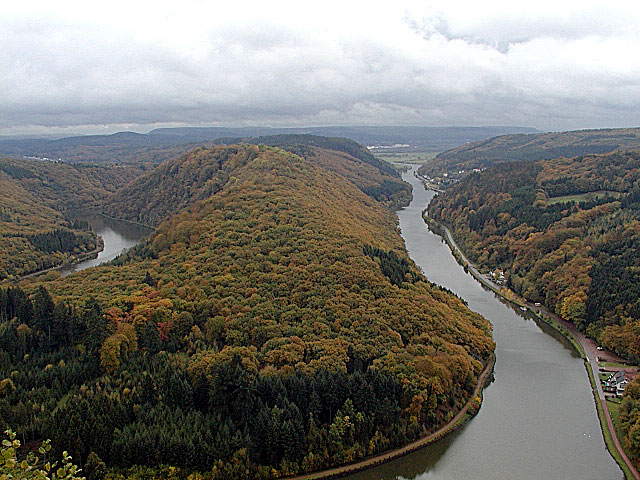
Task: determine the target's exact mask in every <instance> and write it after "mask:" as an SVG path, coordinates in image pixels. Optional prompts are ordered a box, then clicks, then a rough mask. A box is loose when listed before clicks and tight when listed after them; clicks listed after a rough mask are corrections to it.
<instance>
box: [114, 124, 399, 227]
mask: <svg viewBox="0 0 640 480" xmlns="http://www.w3.org/2000/svg"><path fill="white" fill-rule="evenodd" d="M252 143H260V144H267V145H272V146H278V147H281V148H283V149H285V150H287V151H290V152H292V153H295V154H297V155H299V156H301V157H303V158H305V159H307V160H309V161H311V162H313V163H314V164H316V165H319V166H322V167H324V168H325V169H327V170H330V171H333V172H336V173H338V174H340V175H341V176H342V177H345V178H347V179H349V180H351V181H352V182H353V183H354V185H356V186H357V187H358V188H359V189H360V190H362V191H363V192H365V193H366V194H367V195H369V196H371V197H373V198H375V199H376V200H378V201H380V202H382V203H385V204H387V205H389V206H390V207H392V208H397V207H401V206H405V205H407V204H408V203H409V201H410V200H411V187H410V185H408V184H407V183H405V182H403V181H402V179H401V178H399V174H398V173H397V172H396V171H395V170H394V169H393V168H391V167H390V166H389V165H387V164H385V163H384V162H381V161H379V160H377V159H376V158H375V157H373V155H371V153H369V152H368V151H367V150H366V149H365V148H364V147H362V146H361V145H359V144H357V143H355V142H353V141H351V140H347V139H338V138H325V137H316V136H312V135H304V136H302V135H282V136H276V137H260V138H257V139H254V140H252ZM199 148H202V149H203V151H206V150H207V149H205V148H204V147H199ZM225 155H228V157H229V158H225ZM244 161H245V160H244V159H242V158H237V157H235V156H233V155H232V154H230V153H225V154H222V155H221V156H220V158H218V159H217V160H216V161H215V162H214V161H212V160H211V158H209V157H208V156H207V155H194V154H193V151H192V152H189V153H185V154H183V155H181V156H180V157H178V158H176V159H173V160H170V161H167V162H165V163H163V164H162V165H160V166H158V167H157V171H152V172H149V173H147V174H146V175H144V176H143V177H141V178H140V179H139V181H137V182H135V183H132V184H130V185H127V186H126V187H125V188H122V189H120V190H119V191H118V192H117V193H116V194H114V195H113V196H111V197H110V198H109V199H108V201H107V202H106V203H105V205H104V211H105V212H106V213H107V214H109V215H111V216H113V217H116V218H122V219H125V220H131V221H136V222H140V223H143V224H147V225H153V226H156V225H158V224H159V223H160V222H161V221H163V220H166V219H167V218H168V217H169V216H170V215H171V214H173V213H175V212H177V211H180V210H181V209H183V208H185V207H186V206H187V205H190V204H191V203H193V202H195V201H200V200H204V199H207V198H209V197H210V196H211V195H213V194H215V193H217V192H219V191H221V190H222V189H223V188H224V186H225V185H226V184H227V182H229V181H233V178H232V177H233V175H232V172H233V171H234V170H235V169H237V168H238V167H239V166H240V165H241V163H242V162H244ZM238 162H240V163H238Z"/></svg>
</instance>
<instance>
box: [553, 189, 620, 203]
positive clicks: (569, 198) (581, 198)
mask: <svg viewBox="0 0 640 480" xmlns="http://www.w3.org/2000/svg"><path fill="white" fill-rule="evenodd" d="M606 195H609V196H611V197H614V198H619V197H620V195H621V193H620V192H614V191H612V190H598V191H597V192H587V193H577V194H575V195H564V196H562V197H551V198H549V199H548V200H547V204H548V205H553V204H555V203H568V202H588V201H592V200H596V199H598V198H602V197H604V196H606Z"/></svg>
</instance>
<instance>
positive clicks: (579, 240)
mask: <svg viewBox="0 0 640 480" xmlns="http://www.w3.org/2000/svg"><path fill="white" fill-rule="evenodd" d="M429 214H430V215H431V216H432V217H433V218H435V219H436V220H439V221H441V222H444V223H446V224H448V225H450V226H451V227H452V229H453V231H454V235H455V237H456V240H457V241H459V242H460V244H461V246H463V248H464V250H465V252H466V253H467V254H468V255H469V257H470V258H471V259H472V260H473V261H474V262H478V263H479V264H480V266H481V267H483V268H486V269H487V270H489V269H495V268H499V269H502V270H504V272H505V277H506V283H507V286H509V287H510V288H512V289H513V290H515V291H516V292H517V293H519V294H520V295H523V296H524V297H526V298H528V299H531V300H534V301H539V302H543V303H545V304H546V305H547V306H548V307H549V308H551V309H552V310H554V311H555V312H556V313H558V314H559V315H562V316H563V317H565V318H567V319H569V320H571V321H572V322H573V323H574V324H575V325H576V326H577V327H579V328H580V329H581V330H583V331H586V332H587V333H589V334H590V335H592V336H593V337H594V338H597V339H599V341H600V342H602V344H604V345H606V346H607V347H609V348H610V349H612V350H613V351H615V352H617V353H618V354H620V355H622V356H625V357H627V358H628V359H630V360H633V361H634V362H638V361H639V360H640V335H639V334H638V332H639V330H638V328H640V276H639V273H638V272H640V153H639V152H615V153H610V154H606V155H587V156H584V157H575V158H572V159H565V158H560V159H553V160H540V161H524V162H520V163H517V164H509V165H497V166H495V167H492V168H488V169H487V170H485V171H484V172H482V173H475V174H472V175H469V176H468V177H467V178H466V179H464V180H462V181H461V182H460V183H459V184H457V185H455V186H454V187H452V188H450V189H449V190H447V191H446V192H445V193H444V194H441V195H438V196H437V197H435V198H434V200H433V201H432V203H431V204H430V205H429Z"/></svg>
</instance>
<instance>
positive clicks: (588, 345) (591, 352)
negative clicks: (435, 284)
mask: <svg viewBox="0 0 640 480" xmlns="http://www.w3.org/2000/svg"><path fill="white" fill-rule="evenodd" d="M444 229H445V233H446V235H447V239H448V240H449V242H450V245H452V246H453V248H454V249H455V251H456V252H457V253H458V254H459V255H460V257H461V258H462V260H463V261H464V262H465V263H467V265H468V268H469V270H471V271H472V273H474V274H475V275H474V276H475V277H476V278H477V279H478V280H480V281H481V282H482V283H484V284H485V285H487V286H489V288H491V289H492V290H497V289H499V287H498V286H497V285H496V284H494V283H493V282H491V281H490V280H488V279H487V278H485V277H484V275H482V274H481V273H480V272H479V271H478V270H477V269H476V268H475V267H474V266H473V264H471V263H470V262H469V260H468V259H467V257H466V256H465V255H464V253H462V250H460V248H459V247H458V245H457V244H456V242H455V240H454V239H453V236H452V235H451V231H449V229H448V228H447V227H444ZM526 305H527V307H528V308H529V309H530V310H532V311H534V312H537V313H539V314H544V315H546V316H548V317H551V318H553V319H554V320H556V321H557V322H558V323H560V324H562V325H564V326H565V327H566V328H567V330H569V332H571V334H572V335H573V336H574V337H575V338H576V340H578V342H579V343H580V345H581V346H582V349H583V350H584V353H585V356H586V357H587V358H586V360H587V361H588V362H589V365H591V371H592V372H593V376H594V378H595V384H596V396H597V401H599V402H600V404H601V405H602V410H603V412H604V416H605V420H606V423H607V426H608V428H609V433H610V434H611V438H612V439H613V443H614V444H615V446H616V449H617V450H618V453H620V456H621V457H622V459H623V460H624V462H625V463H626V464H627V466H628V467H629V469H630V470H631V473H632V474H633V476H634V478H635V479H636V480H640V474H639V473H638V470H637V469H636V468H635V466H634V464H633V462H632V461H631V460H630V459H629V457H627V455H626V454H625V453H624V450H623V449H622V445H620V441H619V440H618V436H617V435H616V429H615V428H614V426H613V421H612V420H611V414H610V413H609V408H608V406H607V401H606V399H605V395H604V390H602V384H601V383H600V377H599V376H598V372H599V371H600V365H598V356H602V357H605V356H606V357H607V360H611V361H616V362H622V361H623V360H622V359H621V358H620V357H618V356H617V355H614V354H613V353H612V352H601V351H599V350H598V349H597V345H596V343H595V341H594V340H593V339H591V338H587V337H586V336H585V335H584V334H583V333H582V332H580V331H579V330H578V329H577V328H576V327H575V326H574V325H573V323H571V322H569V321H567V320H565V319H564V318H562V317H559V316H558V315H556V314H554V313H551V312H549V311H547V310H545V309H544V308H542V307H541V306H540V307H539V306H536V305H535V304H534V303H531V302H526Z"/></svg>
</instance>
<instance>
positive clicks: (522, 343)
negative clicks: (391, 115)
mask: <svg viewBox="0 0 640 480" xmlns="http://www.w3.org/2000/svg"><path fill="white" fill-rule="evenodd" d="M413 171H414V170H410V171H409V172H407V173H405V174H404V176H403V178H404V179H405V181H407V182H409V183H411V184H412V185H413V201H412V202H411V205H409V206H408V207H407V208H405V209H403V210H401V211H399V212H398V218H399V220H400V228H401V230H402V236H403V237H404V239H405V243H406V246H407V250H408V251H409V255H410V256H411V258H412V259H413V260H414V261H415V262H416V264H417V265H419V266H420V267H421V268H422V270H423V272H424V273H425V275H426V276H427V278H428V279H429V280H431V281H433V282H436V283H438V284H440V285H443V286H445V287H447V288H449V289H450V290H452V291H453V292H455V293H456V294H457V295H459V296H460V297H462V298H463V299H465V300H466V301H467V302H468V303H469V308H471V309H472V310H474V311H476V312H478V313H480V314H482V315H484V316H485V317H486V318H487V319H489V321H491V323H492V324H493V337H494V340H495V341H496V357H497V360H496V365H495V381H494V382H493V383H492V384H491V385H490V386H489V387H488V388H486V389H485V391H484V402H483V404H482V408H481V409H480V411H479V413H478V414H477V415H476V417H475V418H473V419H472V420H471V421H470V422H469V423H468V424H467V425H465V426H464V427H463V428H461V429H460V430H458V431H457V432H455V433H453V434H452V435H450V436H448V437H446V438H445V439H444V440H442V441H440V442H437V443H435V444H433V445H430V446H428V447H426V448H424V449H422V450H419V451H417V452H414V453H411V454H409V455H407V456H404V457H401V458H399V459H396V460H394V461H391V462H389V463H387V464H384V465H381V466H379V467H375V468H372V469H370V470H365V471H362V472H359V473H356V474H353V475H350V476H348V477H345V478H349V479H351V480H381V479H384V480H387V479H411V480H427V479H429V480H430V479H442V480H453V479H491V480H494V479H510V480H513V479H598V480H601V479H620V478H623V474H622V471H621V470H620V468H619V467H618V465H617V464H616V463H615V461H614V460H613V458H611V456H610V455H609V453H608V452H607V449H606V447H605V444H604V440H603V437H602V432H601V431H600V425H599V423H598V416H597V413H596V408H595V404H594V401H593V395H592V392H591V387H590V385H589V379H588V377H587V373H586V371H585V367H584V364H583V361H582V359H580V358H579V357H578V356H577V355H576V354H575V353H574V352H573V350H572V348H571V347H570V346H569V345H568V343H567V342H566V341H565V340H564V339H563V338H562V337H560V336H559V334H555V335H554V333H555V331H554V330H553V329H551V328H550V327H546V326H545V325H544V324H541V325H539V324H537V323H536V322H535V321H534V320H533V317H532V316H531V315H530V314H528V313H525V312H522V311H520V310H519V309H516V308H517V307H511V306H509V305H506V304H505V303H503V302H502V301H501V300H500V298H499V297H498V296H496V295H495V294H494V293H493V292H491V291H490V290H487V289H485V288H484V287H482V286H481V285H480V283H478V282H477V281H476V280H475V279H474V278H473V277H472V276H471V275H469V274H466V273H465V272H464V270H463V268H462V267H461V266H460V265H458V264H457V262H456V260H455V259H454V258H453V255H452V254H451V252H450V250H449V247H448V246H447V245H446V244H445V243H444V242H443V241H442V239H441V238H440V237H439V236H437V235H435V234H433V233H431V232H429V231H428V229H427V227H426V225H425V224H424V222H423V220H422V215H421V212H422V210H424V209H425V208H426V206H427V204H428V203H429V201H430V200H431V198H433V195H434V192H432V191H426V190H425V189H424V187H423V185H422V183H421V182H420V181H419V180H418V179H417V178H415V177H414V175H413Z"/></svg>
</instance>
